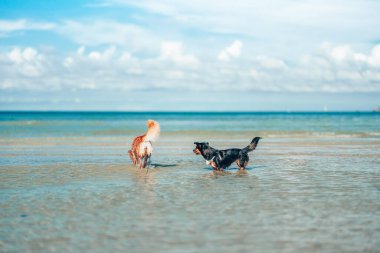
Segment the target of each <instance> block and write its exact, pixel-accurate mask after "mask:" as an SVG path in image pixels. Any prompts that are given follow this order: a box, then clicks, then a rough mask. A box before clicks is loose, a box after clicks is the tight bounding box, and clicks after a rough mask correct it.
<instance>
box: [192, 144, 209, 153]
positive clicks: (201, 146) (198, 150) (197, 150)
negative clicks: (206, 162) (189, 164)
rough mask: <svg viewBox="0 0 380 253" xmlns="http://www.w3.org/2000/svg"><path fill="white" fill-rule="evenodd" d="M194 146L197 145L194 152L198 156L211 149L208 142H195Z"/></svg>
mask: <svg viewBox="0 0 380 253" xmlns="http://www.w3.org/2000/svg"><path fill="white" fill-rule="evenodd" d="M194 144H195V148H194V150H193V152H194V153H195V154H196V155H201V154H202V151H203V150H205V149H207V148H209V145H208V142H194Z"/></svg>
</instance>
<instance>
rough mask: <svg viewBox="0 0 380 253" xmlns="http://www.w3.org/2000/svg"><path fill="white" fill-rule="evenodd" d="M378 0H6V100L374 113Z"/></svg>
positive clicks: (378, 85) (2, 18) (120, 107)
mask: <svg viewBox="0 0 380 253" xmlns="http://www.w3.org/2000/svg"><path fill="white" fill-rule="evenodd" d="M378 13H380V1H378V0H272V1H262V0H222V1H214V0H202V1H201V0H192V1H188V0H161V1H158V0H139V1H135V0H98V1H89V0H65V1H48V0H39V1H36V0H23V1H21V0H0V110H100V111H110V110H111V111H112V110H115V111H146V110H147V111H370V110H372V109H374V108H375V107H378V106H380V29H379V27H380V15H379V14H378Z"/></svg>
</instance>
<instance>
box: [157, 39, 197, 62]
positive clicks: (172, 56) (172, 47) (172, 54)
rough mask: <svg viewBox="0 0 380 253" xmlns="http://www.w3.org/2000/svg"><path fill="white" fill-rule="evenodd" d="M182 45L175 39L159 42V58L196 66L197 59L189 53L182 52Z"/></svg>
mask: <svg viewBox="0 0 380 253" xmlns="http://www.w3.org/2000/svg"><path fill="white" fill-rule="evenodd" d="M182 51H183V45H182V43H181V42H177V41H165V42H162V43H161V54H160V59H162V60H164V61H165V60H168V61H172V62H174V63H177V64H180V65H188V66H196V65H197V64H198V59H197V58H196V57H195V56H193V55H190V54H184V53H183V52H182Z"/></svg>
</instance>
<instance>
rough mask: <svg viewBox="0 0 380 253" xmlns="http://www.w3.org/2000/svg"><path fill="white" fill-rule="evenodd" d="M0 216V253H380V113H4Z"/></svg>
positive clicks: (0, 147)
mask: <svg viewBox="0 0 380 253" xmlns="http://www.w3.org/2000/svg"><path fill="white" fill-rule="evenodd" d="M147 119H155V120H157V121H158V122H159V123H160V124H161V129H162V134H161V137H160V139H159V141H158V142H157V143H155V144H154V148H155V150H154V154H153V157H152V166H151V167H150V168H149V170H148V172H147V173H146V171H145V170H139V169H137V168H135V167H133V166H132V165H131V162H130V160H129V157H128V155H127V151H128V149H129V145H130V143H131V141H132V138H133V137H134V136H136V135H139V134H142V133H144V131H145V122H146V120H147ZM255 136H261V137H263V139H262V140H261V141H260V143H259V145H258V147H257V149H256V150H254V151H253V152H252V153H250V163H249V165H248V169H247V171H246V172H239V171H238V170H237V169H236V166H234V165H232V166H231V167H230V168H228V169H227V170H226V171H224V172H221V173H215V172H213V171H212V169H211V168H210V167H209V166H207V165H206V164H205V162H204V160H203V159H202V158H201V157H199V156H196V155H194V154H193V152H192V149H193V148H194V145H193V142H194V141H208V142H209V143H210V145H211V146H213V147H215V148H219V149H224V148H232V147H244V146H246V145H247V144H248V143H249V142H250V140H251V139H252V138H253V137H255ZM0 210H1V212H0V251H1V252H380V114H378V113H158V112H155V113H122V112H112V113H111V112H75V113H74V112H60V113H58V112H38V113H37V112H33V113H32V112H17V113H15V112H0Z"/></svg>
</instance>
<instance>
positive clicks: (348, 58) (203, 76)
mask: <svg viewBox="0 0 380 253" xmlns="http://www.w3.org/2000/svg"><path fill="white" fill-rule="evenodd" d="M183 48H184V46H183V43H182V42H167V41H166V42H162V44H161V49H160V50H159V51H158V52H156V55H154V56H151V57H142V56H138V55H137V54H133V53H131V52H129V51H126V50H125V49H124V48H121V47H120V48H119V47H117V46H113V45H111V46H109V47H107V48H105V49H103V50H99V49H98V50H96V49H94V48H91V47H87V48H85V47H83V46H81V47H79V48H78V49H77V50H74V51H73V52H71V53H69V54H66V55H64V56H63V57H60V56H59V55H58V54H51V53H49V52H45V51H41V50H37V49H36V48H31V47H26V48H20V47H16V48H13V49H11V50H9V51H5V52H2V53H0V89H8V90H9V89H15V90H35V89H43V90H56V89H61V90H62V89H64V90H66V89H68V90H78V89H82V90H91V89H99V90H110V89H111V90H113V89H122V90H139V89H162V88H165V89H166V88H170V89H182V90H184V91H186V90H207V91H210V90H216V91H231V90H237V91H248V90H254V91H270V92H281V91H287V92H380V65H379V64H378V63H379V48H380V45H377V46H374V47H373V48H372V49H371V50H370V51H369V52H367V53H364V52H357V51H356V50H354V49H353V48H352V47H351V46H349V45H343V46H342V45H334V44H328V45H327V44H323V45H322V47H321V48H322V49H321V51H319V52H316V53H314V54H310V55H306V56H303V57H300V58H299V61H293V62H292V63H285V61H284V60H282V59H280V58H276V57H272V56H267V55H251V56H249V57H247V56H244V57H243V56H242V57H241V58H239V59H236V60H235V61H228V62H219V61H217V60H215V59H213V58H207V57H202V56H199V58H198V57H196V56H194V55H191V54H187V53H185V52H184V49H183ZM337 52H338V53H337ZM194 66H196V67H194Z"/></svg>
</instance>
